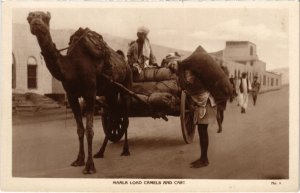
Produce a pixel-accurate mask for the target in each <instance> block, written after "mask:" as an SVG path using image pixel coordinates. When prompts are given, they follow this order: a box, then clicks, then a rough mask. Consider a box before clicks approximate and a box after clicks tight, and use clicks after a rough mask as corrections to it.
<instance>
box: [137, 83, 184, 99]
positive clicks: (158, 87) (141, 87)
mask: <svg viewBox="0 0 300 193" xmlns="http://www.w3.org/2000/svg"><path fill="white" fill-rule="evenodd" d="M132 91H133V92H135V93H137V94H143V95H147V96H149V95H150V94H152V93H170V94H172V95H174V96H178V95H179V94H180V92H181V90H180V88H179V85H178V81H177V80H165V81H160V82H134V83H133V84H132Z"/></svg>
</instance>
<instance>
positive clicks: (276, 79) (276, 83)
mask: <svg viewBox="0 0 300 193" xmlns="http://www.w3.org/2000/svg"><path fill="white" fill-rule="evenodd" d="M276 86H278V79H277V78H276Z"/></svg>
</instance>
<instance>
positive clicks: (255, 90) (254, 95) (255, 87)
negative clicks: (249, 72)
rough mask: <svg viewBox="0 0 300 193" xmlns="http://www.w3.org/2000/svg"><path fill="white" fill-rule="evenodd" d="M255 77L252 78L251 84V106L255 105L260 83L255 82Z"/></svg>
mask: <svg viewBox="0 0 300 193" xmlns="http://www.w3.org/2000/svg"><path fill="white" fill-rule="evenodd" d="M257 78H258V77H257V76H254V79H253V83H252V98H253V105H254V106H255V105H256V100H257V95H258V93H259V90H260V83H259V82H258V81H257Z"/></svg>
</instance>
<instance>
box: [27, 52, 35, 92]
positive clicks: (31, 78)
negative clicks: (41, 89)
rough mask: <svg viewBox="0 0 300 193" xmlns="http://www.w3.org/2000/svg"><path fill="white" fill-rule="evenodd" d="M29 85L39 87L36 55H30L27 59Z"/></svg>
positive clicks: (31, 87)
mask: <svg viewBox="0 0 300 193" xmlns="http://www.w3.org/2000/svg"><path fill="white" fill-rule="evenodd" d="M27 87H28V88H29V89H36V88H37V61H36V58H35V57H34V56H29V58H28V60H27Z"/></svg>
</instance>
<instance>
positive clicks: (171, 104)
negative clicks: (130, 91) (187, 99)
mask: <svg viewBox="0 0 300 193" xmlns="http://www.w3.org/2000/svg"><path fill="white" fill-rule="evenodd" d="M137 96H138V97H139V98H140V99H141V100H143V101H145V102H147V103H148V104H149V105H150V106H151V108H148V107H147V106H146V105H145V104H144V103H141V102H140V101H137V100H136V99H133V100H132V102H131V108H130V114H131V116H145V115H148V116H149V114H151V113H153V111H154V112H163V113H164V114H168V115H178V114H179V103H180V100H179V98H178V97H176V96H174V95H172V94H170V93H152V94H150V95H149V96H147V95H143V94H137Z"/></svg>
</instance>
